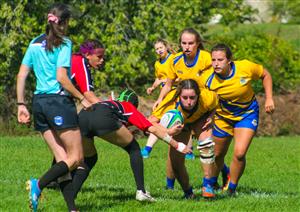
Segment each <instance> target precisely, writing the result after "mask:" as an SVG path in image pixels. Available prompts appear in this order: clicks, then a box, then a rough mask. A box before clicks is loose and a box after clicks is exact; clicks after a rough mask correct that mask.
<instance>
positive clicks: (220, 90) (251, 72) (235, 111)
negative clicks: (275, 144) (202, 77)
mask: <svg viewBox="0 0 300 212" xmlns="http://www.w3.org/2000/svg"><path fill="white" fill-rule="evenodd" d="M231 68H232V72H231V74H230V75H229V76H228V77H226V78H223V77H222V76H220V75H218V74H216V73H215V72H213V73H212V74H211V75H210V76H209V78H208V79H207V81H206V87H207V88H209V89H210V90H212V91H215V92H216V93H217V94H218V97H219V104H218V107H217V109H216V119H215V123H216V126H215V127H216V128H220V130H224V131H225V132H227V133H228V134H230V135H232V129H230V130H226V129H225V128H226V127H224V126H223V125H225V123H224V124H220V125H219V126H218V120H220V122H222V121H221V120H223V121H224V122H227V123H228V124H229V125H231V126H233V127H234V126H235V124H236V123H237V122H239V121H241V120H243V119H245V118H247V117H248V118H249V117H250V116H251V117H254V116H253V114H254V113H255V114H257V115H256V116H255V117H256V118H253V119H252V118H251V122H253V123H250V124H249V127H248V128H252V129H255V130H256V128H257V123H258V111H259V108H258V103H257V101H256V99H255V94H254V91H253V88H252V86H251V81H252V80H258V79H259V78H261V77H262V75H263V66H262V65H259V64H256V63H253V62H250V61H248V60H241V61H234V62H232V63H231ZM251 124H252V125H253V127H252V126H250V125H251ZM222 126H223V127H222ZM244 127H247V126H244Z"/></svg>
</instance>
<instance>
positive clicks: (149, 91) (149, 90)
mask: <svg viewBox="0 0 300 212" xmlns="http://www.w3.org/2000/svg"><path fill="white" fill-rule="evenodd" d="M153 90H154V88H153V87H150V88H147V94H148V95H150V94H151V93H152V91H153Z"/></svg>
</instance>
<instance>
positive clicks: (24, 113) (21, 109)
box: [18, 105, 30, 126]
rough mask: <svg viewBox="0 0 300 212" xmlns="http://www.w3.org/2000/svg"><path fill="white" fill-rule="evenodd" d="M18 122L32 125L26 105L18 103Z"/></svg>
mask: <svg viewBox="0 0 300 212" xmlns="http://www.w3.org/2000/svg"><path fill="white" fill-rule="evenodd" d="M18 122H19V123H20V124H26V125H28V126H29V125H30V113H29V112H28V110H27V108H26V106H25V105H18Z"/></svg>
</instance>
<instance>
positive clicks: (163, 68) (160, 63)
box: [154, 53, 175, 79]
mask: <svg viewBox="0 0 300 212" xmlns="http://www.w3.org/2000/svg"><path fill="white" fill-rule="evenodd" d="M174 56H175V55H174V54H171V53H169V54H168V55H167V57H166V58H165V59H163V60H161V59H159V60H157V61H156V62H155V64H154V69H155V77H156V78H158V79H167V77H168V74H167V73H168V71H169V69H170V68H171V66H172V65H173V61H174Z"/></svg>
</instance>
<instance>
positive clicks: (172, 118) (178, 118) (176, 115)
mask: <svg viewBox="0 0 300 212" xmlns="http://www.w3.org/2000/svg"><path fill="white" fill-rule="evenodd" d="M159 123H160V124H161V125H162V126H163V127H166V128H171V127H173V126H175V125H179V124H183V116H182V113H181V112H180V111H179V110H177V109H173V110H169V111H168V112H166V113H165V114H164V115H163V116H162V117H161V119H160V122H159Z"/></svg>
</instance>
